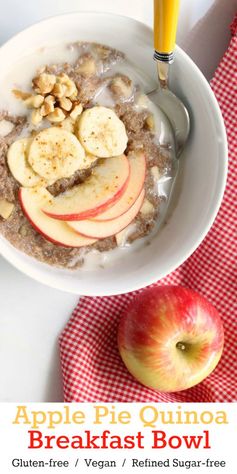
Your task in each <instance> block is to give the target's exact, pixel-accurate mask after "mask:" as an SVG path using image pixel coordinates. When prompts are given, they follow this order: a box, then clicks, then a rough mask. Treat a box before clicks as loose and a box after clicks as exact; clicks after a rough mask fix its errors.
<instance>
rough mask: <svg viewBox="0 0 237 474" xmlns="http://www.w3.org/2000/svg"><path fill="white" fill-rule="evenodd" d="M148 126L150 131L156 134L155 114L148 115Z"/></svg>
mask: <svg viewBox="0 0 237 474" xmlns="http://www.w3.org/2000/svg"><path fill="white" fill-rule="evenodd" d="M146 126H147V128H148V129H149V130H151V132H154V130H155V119H154V115H153V114H151V115H148V117H147V118H146Z"/></svg>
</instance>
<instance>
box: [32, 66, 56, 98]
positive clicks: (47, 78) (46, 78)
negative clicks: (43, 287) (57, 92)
mask: <svg viewBox="0 0 237 474" xmlns="http://www.w3.org/2000/svg"><path fill="white" fill-rule="evenodd" d="M55 84H56V76H55V75H54V74H47V73H46V72H43V73H42V74H40V75H39V76H37V77H35V78H34V79H33V81H32V85H33V89H34V90H35V92H38V93H40V94H43V95H45V94H49V93H50V92H51V91H52V90H53V87H54V85H55Z"/></svg>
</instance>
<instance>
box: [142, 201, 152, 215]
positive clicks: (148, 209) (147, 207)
mask: <svg viewBox="0 0 237 474" xmlns="http://www.w3.org/2000/svg"><path fill="white" fill-rule="evenodd" d="M140 212H141V214H142V215H144V216H146V215H148V214H153V212H154V206H153V204H151V202H150V201H148V199H144V201H143V204H142V207H141V209H140Z"/></svg>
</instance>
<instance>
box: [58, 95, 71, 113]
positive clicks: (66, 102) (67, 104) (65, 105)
mask: <svg viewBox="0 0 237 474" xmlns="http://www.w3.org/2000/svg"><path fill="white" fill-rule="evenodd" d="M59 105H60V107H61V108H62V109H63V110H66V111H67V112H69V111H70V110H71V108H72V101H71V100H70V99H68V97H62V98H61V99H59Z"/></svg>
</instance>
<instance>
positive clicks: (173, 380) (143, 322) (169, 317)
mask: <svg viewBox="0 0 237 474" xmlns="http://www.w3.org/2000/svg"><path fill="white" fill-rule="evenodd" d="M223 344H224V332H223V326H222V322H221V318H220V316H219V314H218V312H217V310H216V309H215V308H214V307H213V305H212V304H211V303H209V302H208V301H207V300H206V299H205V298H203V297H202V296H201V295H199V294H198V293H196V292H194V291H192V290H189V289H187V288H183V287H178V286H159V287H154V288H149V289H147V290H144V291H143V292H142V293H140V294H139V295H138V296H137V297H135V299H134V300H133V301H132V302H131V303H130V304H129V306H128V307H127V308H126V309H125V311H124V313H123V315H122V318H121V321H120V324H119V329H118V346H119V351H120V354H121V357H122V359H123V361H124V363H125V365H126V367H127V369H128V370H129V372H130V373H131V374H132V375H133V376H134V377H135V378H136V379H137V380H138V381H139V382H141V383H142V384H143V385H146V386H148V387H151V388H153V389H156V390H159V391H162V392H178V391H181V390H186V389H188V388H190V387H192V386H194V385H196V384H198V383H200V382H201V381H202V380H204V379H205V378H206V377H207V376H208V375H209V374H210V373H211V372H212V371H213V370H214V369H215V367H216V365H217V364H218V362H219V360H220V357H221V354H222V350H223Z"/></svg>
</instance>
